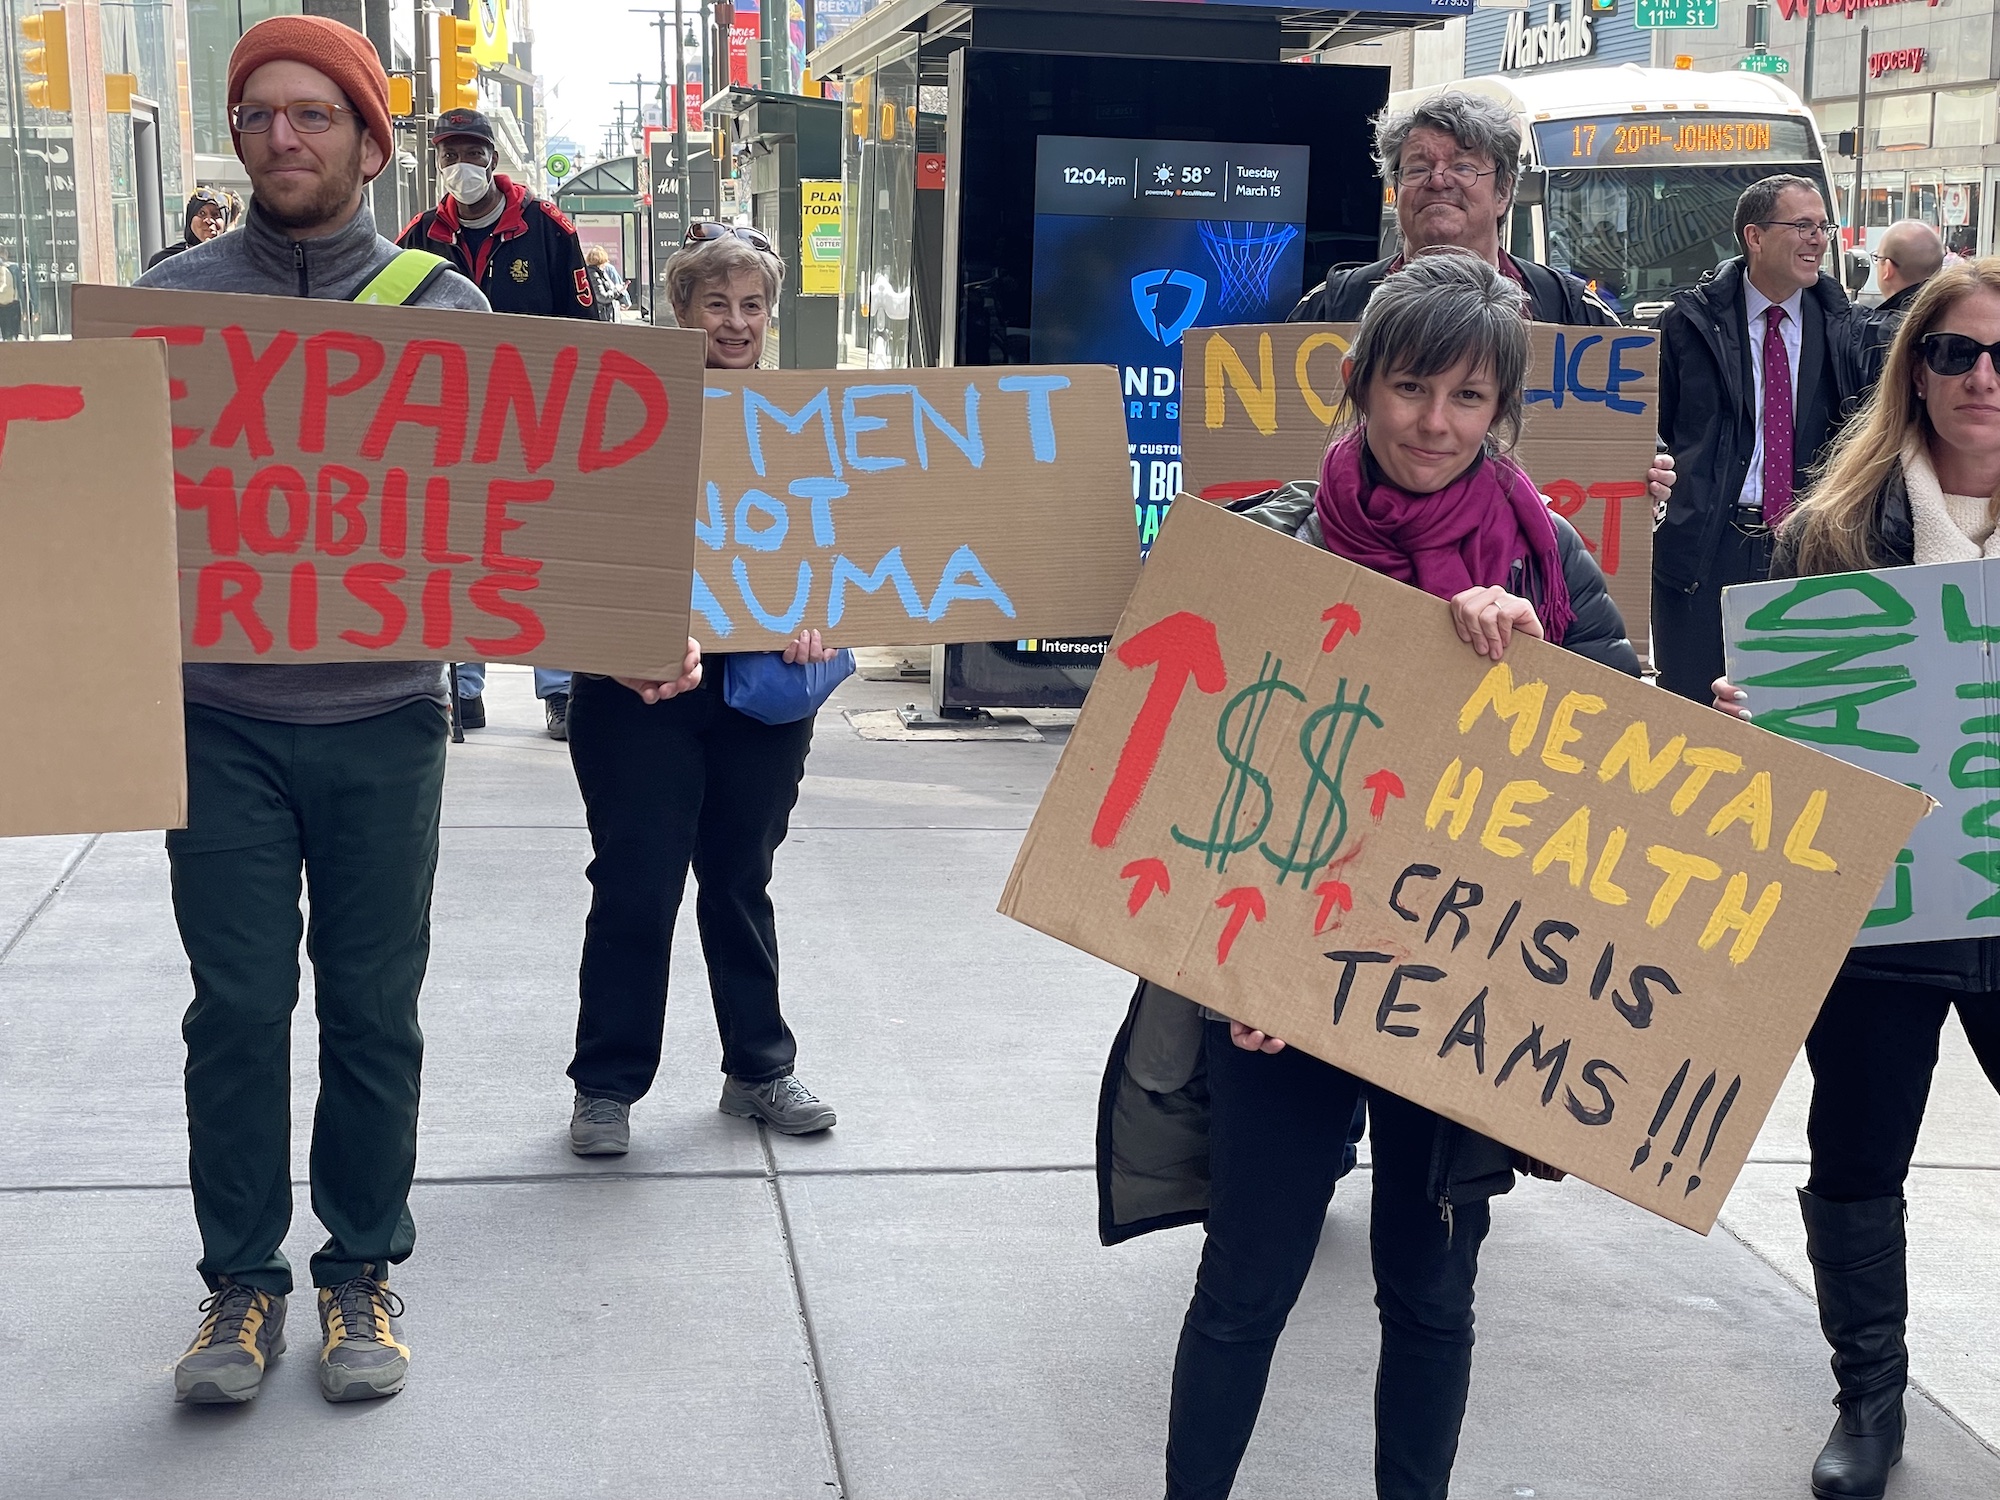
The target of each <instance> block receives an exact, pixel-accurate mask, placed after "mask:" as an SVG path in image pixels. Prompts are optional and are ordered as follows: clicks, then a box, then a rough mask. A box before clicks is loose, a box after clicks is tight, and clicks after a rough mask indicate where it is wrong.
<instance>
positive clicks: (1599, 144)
mask: <svg viewBox="0 0 2000 1500" xmlns="http://www.w3.org/2000/svg"><path fill="white" fill-rule="evenodd" d="M1444 88H1458V89H1466V90H1470V91H1473V92H1476V93H1482V94H1487V95H1490V96H1491V97H1493V98H1495V99H1498V100H1499V101H1500V102H1501V103H1502V104H1505V105H1506V106H1507V107H1508V108H1509V109H1510V110H1512V111H1513V112H1514V116H1515V119H1516V121H1517V122H1518V123H1519V125H1520V127H1521V137H1522V143H1523V153H1524V159H1523V161H1522V172H1521V181H1520V186H1519V188H1518V190H1517V192H1516V194H1515V199H1514V207H1513V210H1512V213H1511V214H1510V215H1509V219H1510V222H1509V223H1508V224H1506V225H1503V228H1502V237H1503V240H1504V242H1505V244H1506V246H1507V249H1508V250H1509V251H1510V252H1511V253H1512V254H1514V255H1517V256H1520V257H1523V258H1524V259H1528V260H1536V261H1540V262H1541V263H1542V264H1544V265H1549V266H1555V267H1557V268H1558V269H1560V270H1564V271H1568V272H1569V273H1570V274H1571V275H1573V276H1577V277H1579V278H1581V279H1582V280H1583V281H1584V282H1585V283H1587V284H1588V285H1589V286H1590V287H1591V288H1592V289H1593V290H1594V291H1595V292H1596V293H1597V295H1598V296H1599V297H1601V298H1602V299H1603V300H1604V301H1605V303H1606V304H1608V305H1609V306H1610V307H1611V309H1612V310H1613V311H1614V312H1616V313H1617V314H1618V316H1619V317H1620V318H1621V319H1622V320H1623V321H1625V322H1627V323H1640V324H1650V323H1656V322H1658V321H1659V317H1660V314H1661V313H1663V312H1665V311H1666V307H1667V303H1668V302H1669V301H1670V300H1671V299H1672V297H1673V294H1674V293H1675V292H1677V291H1679V290H1681V289H1682V288H1684V287H1691V286H1693V285H1694V284H1695V283H1696V282H1697V281H1699V280H1700V279H1701V277H1702V276H1703V275H1704V274H1705V273H1706V272H1709V271H1712V270H1714V269H1715V267H1717V266H1718V265H1720V264H1721V263H1722V262H1723V261H1725V260H1727V259H1729V258H1730V257H1731V256H1733V255H1735V254H1737V253H1738V250H1737V245H1736V234H1735V229H1734V227H1733V226H1734V216H1735V211H1736V199H1737V196H1738V195H1739V194H1740V193H1741V192H1742V191H1743V189H1745V188H1746V187H1748V186H1749V185H1750V184H1751V183H1753V182H1755V181H1757V180H1758V179H1759V178H1760V177H1768V176H1770V175H1772V174H1773V173H1776V172H1792V173H1796V174H1797V175H1799V176H1801V177H1806V178H1810V179H1811V180H1812V181H1813V182H1815V183H1817V184H1819V189H1820V195H1821V197H1822V198H1824V199H1825V200H1826V203H1827V205H1828V208H1829V210H1832V209H1833V208H1834V207H1835V204H1834V199H1833V196H1832V194H1831V192H1830V191H1829V188H1828V182H1827V171H1826V162H1825V153H1824V151H1823V149H1822V147H1821V142H1820V137H1819V130H1818V128H1817V127H1816V126H1815V124H1814V122H1813V117H1812V112H1811V111H1810V110H1808V109H1807V108H1806V107H1805V105H1803V104H1801V103H1800V102H1799V99H1798V96H1797V95H1796V94H1794V93H1793V92H1792V91H1791V90H1790V89H1788V88H1786V87H1785V86H1784V85H1783V84H1782V83H1780V82H1778V81H1777V80H1776V79H1774V78H1769V77H1766V76H1764V75H1763V74H1759V73H1744V72H1727V73H1696V72H1687V71H1681V70H1666V69H1659V68H1642V67H1639V66H1637V65H1636V64H1633V63H1624V64H1621V65H1619V66H1616V67H1605V68H1566V69H1561V70H1559V71H1556V72H1551V73H1545V74H1539V75H1535V76H1532V77H1525V78H1514V77H1500V76H1491V77H1485V78H1470V79H1466V80H1464V81H1463V82H1460V83H1453V84H1442V85H1439V86H1437V87H1436V88H1425V89H1410V90H1407V91H1404V92H1402V93H1398V94H1394V95H1392V96H1390V100H1389V104H1390V107H1391V108H1392V109H1394V108H1398V107H1402V106H1407V105H1410V104H1414V103H1415V102H1417V101H1418V100H1420V99H1422V98H1423V97H1425V96H1426V95H1428V94H1433V93H1437V92H1439V91H1440V90H1442V89H1444ZM1834 216H1835V217H1837V214H1836V215H1834ZM1383 239H1384V243H1385V245H1386V246H1389V247H1391V248H1385V250H1384V251H1383V253H1384V254H1385V255H1386V254H1392V253H1394V252H1393V245H1394V242H1395V239H1396V234H1395V216H1394V213H1393V212H1392V211H1390V210H1388V209H1386V208H1385V212H1384V230H1383ZM1827 254H1828V262H1827V269H1828V271H1829V272H1830V273H1832V274H1834V275H1836V276H1840V277H1841V279H1842V280H1843V281H1844V282H1846V283H1847V284H1849V285H1850V286H1858V285H1860V284H1861V282H1865V281H1866V279H1867V269H1868V263H1867V260H1866V257H1865V256H1860V255H1856V254H1852V253H1850V254H1849V255H1848V256H1847V257H1846V264H1845V266H1843V265H1842V264H1841V251H1840V247H1839V243H1838V239H1837V237H1836V239H1835V240H1833V241H1830V242H1829V244H1828V247H1827ZM1857 263H1858V265H1857ZM1857 270H1858V275H1859V280H1856V279H1855V277H1856V274H1857Z"/></svg>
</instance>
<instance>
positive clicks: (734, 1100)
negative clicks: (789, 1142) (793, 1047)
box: [716, 1073, 837, 1135]
mask: <svg viewBox="0 0 2000 1500" xmlns="http://www.w3.org/2000/svg"><path fill="white" fill-rule="evenodd" d="M716 1108H717V1109H719V1110H721V1111H722V1112H723V1113H724V1114H725V1115H741V1116H743V1118H745V1119H746V1120H762V1121H763V1122H764V1123H765V1124H766V1125H768V1126H770V1127H771V1128H772V1129H773V1130H775V1131H778V1132H779V1133H780V1134H783V1135H811V1134H813V1133H814V1132H815V1131H820V1130H827V1129H831V1128H832V1126H833V1123H834V1120H835V1119H836V1118H837V1117H836V1116H835V1114H834V1112H833V1106H832V1105H830V1104H826V1103H824V1102H823V1101H821V1100H820V1099H819V1098H818V1097H817V1096H816V1095H815V1094H814V1093H813V1091H812V1090H811V1089H809V1088H807V1087H806V1086H805V1085H804V1084H803V1083H800V1082H799V1081H798V1079H797V1078H795V1077H794V1076H793V1075H791V1074H790V1073H787V1074H786V1075H785V1076H784V1077H783V1078H773V1079H771V1080H770V1081H769V1082H768V1083H745V1082H744V1081H743V1080H742V1079H740V1078H726V1079H724V1080H723V1083H722V1102H721V1103H719V1104H717V1105H716Z"/></svg>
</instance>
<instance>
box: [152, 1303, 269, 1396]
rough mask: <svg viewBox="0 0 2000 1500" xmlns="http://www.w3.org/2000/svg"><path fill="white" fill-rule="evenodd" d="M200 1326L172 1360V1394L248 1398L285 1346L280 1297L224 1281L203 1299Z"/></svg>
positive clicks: (262, 1381)
mask: <svg viewBox="0 0 2000 1500" xmlns="http://www.w3.org/2000/svg"><path fill="white" fill-rule="evenodd" d="M201 1311H202V1312H203V1313H204V1314H206V1316H205V1317H204V1318H203V1319H202V1321H201V1328H200V1329H199V1330H198V1331H197V1332H196V1334H195V1336H194V1342H193V1343H192V1344H190V1345H189V1346H188V1351H187V1353H185V1354H183V1355H182V1356H181V1357H180V1359H179V1360H178V1361H176V1362H175V1364H174V1399H175V1400H176V1401H191V1402H194V1403H196V1404H197V1405H208V1404H221V1403H227V1402H241V1401H248V1400H250V1399H252V1398H253V1397H254V1396H255V1395H256V1394H257V1391H258V1388H259V1387H260V1386H262V1385H263V1383H264V1372H265V1371H266V1370H267V1369H269V1368H270V1365H271V1361H272V1360H274V1359H276V1358H277V1357H278V1356H279V1355H280V1354H283V1353H284V1352H285V1299H284V1298H283V1297H279V1296H275V1295H274V1294H272V1293H270V1292H265V1291H259V1290H258V1289H257V1288H256V1287H254V1286H239V1285H237V1284H236V1283H235V1282H233V1281H225V1282H224V1283H223V1284H222V1288H221V1290H220V1291H218V1292H216V1294H215V1295H214V1296H213V1297H210V1298H209V1299H208V1300H207V1301H206V1302H204V1303H202V1305H201Z"/></svg>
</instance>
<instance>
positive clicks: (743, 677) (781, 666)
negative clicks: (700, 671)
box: [722, 646, 854, 724]
mask: <svg viewBox="0 0 2000 1500" xmlns="http://www.w3.org/2000/svg"><path fill="white" fill-rule="evenodd" d="M853 671H854V653H853V652H852V651H850V650H848V649H847V648H846V647H845V646H843V647H841V648H840V654H839V655H838V656H836V657H834V659H833V660H832V661H820V662H788V661H786V660H785V658H784V654H783V653H782V652H778V651H739V652H733V653H731V654H730V655H729V656H728V657H727V658H726V659H725V662H724V665H723V668H722V701H723V702H724V703H727V704H728V705H729V706H730V707H731V708H733V709H735V710H736V711H737V712H738V713H741V714H748V715H749V716H750V717H751V718H753V719H755V720H757V722H758V723H760V724H796V723H797V722H798V721H799V720H800V719H810V718H811V717H812V716H813V715H814V714H816V713H818V712H819V706H820V705H821V704H822V703H824V702H826V700H827V699H829V698H831V697H832V696H833V690H834V689H835V688H837V687H839V686H840V685H841V683H843V682H845V681H846V680H847V678H848V677H849V675H851V674H852V673H853Z"/></svg>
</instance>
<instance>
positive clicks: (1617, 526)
mask: <svg viewBox="0 0 2000 1500" xmlns="http://www.w3.org/2000/svg"><path fill="white" fill-rule="evenodd" d="M1353 334H1354V327H1353V325H1352V324H1345V323H1272V324H1259V325H1254V326H1252V325H1246V326H1242V327H1236V328H1209V329H1202V330H1198V331H1197V332H1194V333H1190V334H1189V335H1188V349H1187V354H1186V366H1187V369H1186V374H1185V377H1184V379H1185V385H1186V388H1185V391H1184V400H1183V401H1182V403H1181V462H1182V464H1183V466H1184V474H1183V478H1182V483H1183V485H1184V486H1185V488H1186V489H1187V490H1188V492H1189V493H1190V494H1195V495H1201V496H1204V497H1205V498H1208V499H1230V498H1234V497H1235V496H1238V495H1247V494H1253V493H1255V492H1256V491H1257V490H1260V489H1268V488H1269V487H1270V486H1272V485H1274V484H1283V483H1284V482H1285V481H1287V480H1290V479H1316V478H1318V477H1319V465H1320V458H1321V457H1322V455H1324V454H1325V452H1326V443H1327V434H1328V430H1329V426H1330V424H1331V423H1332V421H1333V419H1334V414H1335V412H1336V411H1337V410H1338V409H1339V406H1340V396H1341V390H1342V386H1341V380H1340V362H1341V360H1342V359H1343V358H1345V357H1346V354H1347V343H1348V340H1349V339H1350V338H1351V337H1352V336H1353ZM1529 336H1530V352H1529V358H1528V383H1527V398H1528V420H1527V425H1526V427H1525V428H1524V430H1523V432H1522V436H1521V446H1520V448H1519V450H1518V451H1517V452H1516V454H1515V456H1516V457H1517V458H1519V459H1520V461H1521V466H1522V467H1523V468H1525V469H1526V470H1527V471H1528V473H1529V474H1530V475H1531V476H1532V477H1533V478H1534V480H1535V483H1536V484H1538V485H1540V486H1541V490H1542V493H1543V494H1545V495H1547V496H1548V497H1549V500H1550V502H1551V503H1552V504H1553V505H1554V507H1555V509H1556V510H1557V511H1558V512H1559V513H1561V514H1562V515H1564V516H1566V517H1568V518H1569V521H1570V524H1571V525H1573V526H1575V527H1576V529H1577V532H1578V533H1579V534H1580V535H1581V536H1582V537H1583V540H1584V544H1585V545H1586V546H1588V547H1589V548H1590V550H1591V551H1592V552H1593V553H1595V554H1596V556H1597V563H1598V566H1599V567H1601V568H1603V569H1604V576H1605V579H1606V581H1608V582H1609V583H1610V585H1611V597H1612V598H1613V599H1614V600H1615V601H1617V604H1618V610H1619V613H1620V614H1621V615H1623V616H1624V619H1625V629H1626V631H1627V633H1628V634H1630V636H1631V637H1632V640H1633V642H1634V643H1635V644H1636V645H1637V646H1638V647H1639V651H1640V654H1641V655H1644V654H1645V651H1646V640H1647V631H1648V628H1649V621H1650V619H1651V616H1652V597H1653V505H1652V501H1651V500H1650V499H1648V498H1647V494H1646V471H1647V469H1649V468H1650V467H1652V463H1653V455H1654V451H1655V449H1656V446H1657V442H1656V439H1657V436H1658V427H1659V366H1660V358H1659V336H1658V335H1657V334H1654V333H1651V332H1648V331H1647V330H1645V329H1641V328H1558V327H1556V326H1554V325H1552V324H1547V323H1535V324H1531V325H1530V326H1529Z"/></svg>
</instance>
